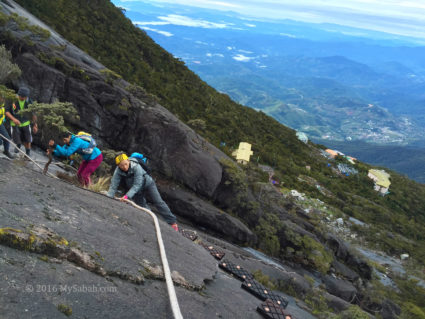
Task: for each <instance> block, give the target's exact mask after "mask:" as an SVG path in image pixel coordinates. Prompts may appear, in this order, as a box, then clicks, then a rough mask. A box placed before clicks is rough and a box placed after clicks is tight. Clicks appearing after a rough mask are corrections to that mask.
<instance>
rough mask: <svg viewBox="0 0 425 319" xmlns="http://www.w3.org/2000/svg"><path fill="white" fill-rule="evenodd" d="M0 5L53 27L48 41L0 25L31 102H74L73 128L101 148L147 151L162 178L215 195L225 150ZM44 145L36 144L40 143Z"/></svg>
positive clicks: (246, 238)
mask: <svg viewBox="0 0 425 319" xmlns="http://www.w3.org/2000/svg"><path fill="white" fill-rule="evenodd" d="M1 6H2V8H3V10H4V12H5V13H6V14H8V15H9V14H12V13H13V14H17V15H19V16H22V17H26V18H27V19H28V23H35V25H37V26H40V27H42V28H43V29H45V30H48V31H49V32H50V36H49V37H48V38H47V39H40V37H39V36H37V35H34V34H33V33H32V32H30V31H29V30H27V29H25V28H22V26H20V25H19V24H18V23H16V22H15V21H14V20H10V21H8V22H7V23H6V24H5V26H3V27H0V30H1V31H2V32H1V34H0V36H1V40H2V42H3V43H5V44H6V46H7V47H8V48H10V49H11V51H12V53H13V55H14V56H15V62H16V63H17V64H18V65H19V66H20V68H21V69H22V70H23V74H22V76H21V78H20V81H19V83H16V84H17V85H19V84H20V83H22V84H25V85H27V86H29V87H30V89H31V92H32V94H31V95H32V97H33V99H35V100H37V101H39V102H46V103H49V102H52V101H55V100H60V101H69V102H72V103H73V104H74V105H75V106H76V108H77V110H78V112H79V114H80V121H79V122H74V123H72V124H73V127H74V128H75V130H77V129H84V130H88V131H90V132H91V133H92V134H94V135H95V136H96V138H97V139H98V141H99V142H100V145H101V147H102V148H105V147H106V148H113V149H116V150H125V151H127V152H129V153H130V152H133V151H138V152H142V153H145V154H149V157H150V158H151V159H152V161H151V162H152V164H153V166H154V169H155V170H156V171H157V172H158V173H159V174H161V175H162V176H163V177H164V178H168V179H172V180H173V181H174V182H175V183H181V184H183V185H184V186H185V187H186V188H188V189H190V190H191V191H193V192H196V193H197V194H198V195H201V196H204V197H211V196H212V195H213V194H214V192H215V191H216V189H217V187H218V186H219V184H220V182H221V179H222V167H221V165H220V163H219V161H220V159H226V158H227V156H226V155H225V154H224V153H222V152H221V151H220V150H218V149H217V148H215V147H214V146H213V145H211V144H210V143H208V142H207V141H206V140H205V139H204V138H202V137H201V136H199V135H198V134H197V133H195V132H194V131H193V130H192V129H191V128H189V127H188V126H187V125H185V124H183V123H182V122H181V121H179V120H178V119H177V118H176V117H175V116H174V115H173V114H171V113H170V112H169V111H168V110H166V109H165V108H164V107H162V106H161V105H159V104H158V103H157V102H156V100H155V98H154V97H152V96H150V95H148V94H147V93H146V92H145V91H144V90H143V89H142V88H140V87H137V86H133V85H130V84H129V83H127V82H126V81H124V80H122V79H120V78H118V77H115V75H114V73H113V72H112V71H110V70H108V69H107V68H105V67H104V66H102V65H101V64H100V63H98V62H96V61H95V60H93V59H92V58H91V57H90V56H89V55H87V54H86V53H84V52H82V51H81V50H79V49H78V48H76V47H75V46H74V45H72V44H71V43H69V42H68V41H66V40H64V39H63V38H62V37H60V36H59V35H58V34H57V33H56V32H54V31H53V30H51V29H50V28H48V27H47V26H45V25H44V24H43V23H42V22H40V21H39V20H37V19H36V18H35V17H33V16H31V15H30V14H28V13H27V12H26V11H25V10H23V9H22V8H20V7H19V6H18V5H16V4H14V3H13V2H8V4H6V3H1ZM46 142H47V141H39V143H40V144H41V145H46V144H45V143H46ZM198 200H200V201H202V200H201V199H198ZM177 213H178V212H177ZM228 220H229V222H230V224H231V225H233V226H234V229H236V230H239V231H240V232H241V233H243V235H242V236H240V235H239V238H238V240H239V241H241V242H252V241H255V236H254V235H253V234H252V232H251V231H250V230H249V229H248V228H247V227H246V226H244V225H243V224H242V223H240V222H238V221H237V220H236V219H234V218H233V217H230V216H229V217H228ZM214 224H215V223H213V225H214ZM229 237H231V235H230V236H229Z"/></svg>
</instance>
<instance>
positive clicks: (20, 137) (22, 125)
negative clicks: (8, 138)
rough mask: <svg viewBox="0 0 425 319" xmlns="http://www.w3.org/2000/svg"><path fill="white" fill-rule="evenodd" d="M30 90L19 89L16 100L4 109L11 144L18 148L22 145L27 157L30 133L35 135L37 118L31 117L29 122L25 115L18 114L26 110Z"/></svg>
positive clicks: (29, 148)
mask: <svg viewBox="0 0 425 319" xmlns="http://www.w3.org/2000/svg"><path fill="white" fill-rule="evenodd" d="M29 95H30V90H29V89H28V88H27V87H20V88H19V90H18V99H17V100H16V101H14V102H13V103H12V104H10V105H9V106H8V107H7V109H6V116H7V118H8V119H9V120H10V126H11V127H12V138H13V142H15V144H17V145H18V147H19V148H20V147H21V145H22V144H24V146H25V152H26V153H27V155H28V156H29V155H30V153H31V142H32V132H34V134H36V133H37V131H38V127H37V117H36V116H35V115H33V116H32V130H31V120H29V119H28V118H27V116H26V115H21V114H18V112H19V111H20V110H25V109H28V105H29V104H30V102H29V99H28V97H29Z"/></svg>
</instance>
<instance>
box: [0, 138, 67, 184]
mask: <svg viewBox="0 0 425 319" xmlns="http://www.w3.org/2000/svg"><path fill="white" fill-rule="evenodd" d="M0 137H1V138H3V139H5V140H6V141H8V142H9V143H10V144H12V145H13V146H14V147H15V148H16V149H17V150H18V151H19V152H21V153H22V154H24V156H26V157H27V158H28V159H29V160H30V161H31V162H33V163H34V164H35V166H37V167H38V168H40V169H41V170H42V171H44V168H42V167H41V166H40V165H38V164H37V163H36V161H34V160H33V159H32V158H31V157H29V156H28V155H27V154H26V153H25V152H24V151H22V150H21V149H20V148H19V147H18V145H16V144H15V143H13V142H12V141H11V140H9V139H8V138H6V137H5V136H4V135H3V134H0ZM47 174H49V176H50V177H53V178H56V179H59V178H58V177H57V176H55V175H53V174H52V173H49V172H47Z"/></svg>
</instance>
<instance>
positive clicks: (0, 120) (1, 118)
mask: <svg viewBox="0 0 425 319" xmlns="http://www.w3.org/2000/svg"><path fill="white" fill-rule="evenodd" d="M5 121H6V110H5V108H4V98H3V96H2V95H1V94H0V134H1V135H2V136H0V141H3V147H4V151H3V153H4V155H6V156H7V157H9V158H13V156H12V154H10V152H9V141H8V140H10V136H9V133H8V132H7V129H6V127H5V126H4V123H5Z"/></svg>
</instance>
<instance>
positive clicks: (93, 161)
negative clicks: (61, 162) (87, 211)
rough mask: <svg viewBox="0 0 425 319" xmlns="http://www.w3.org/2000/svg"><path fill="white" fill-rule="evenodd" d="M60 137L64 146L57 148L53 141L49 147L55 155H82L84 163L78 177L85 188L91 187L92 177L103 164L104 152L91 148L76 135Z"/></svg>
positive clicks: (88, 143)
mask: <svg viewBox="0 0 425 319" xmlns="http://www.w3.org/2000/svg"><path fill="white" fill-rule="evenodd" d="M60 137H61V138H62V140H63V142H64V146H60V145H56V146H55V142H54V141H53V140H50V141H49V147H51V148H52V149H53V155H55V156H63V157H69V156H71V155H72V154H74V153H77V154H80V155H81V156H82V157H83V161H82V162H81V165H80V167H79V168H78V172H77V177H78V180H79V181H80V183H81V184H82V185H83V186H88V185H90V184H91V180H90V175H92V174H93V173H94V171H95V170H96V169H97V168H98V167H99V165H100V164H101V163H102V160H103V155H102V152H101V151H100V149H98V148H97V147H91V145H90V142H88V141H85V140H83V139H82V138H81V137H78V136H76V135H73V134H70V133H63V134H61V135H60ZM47 152H48V153H50V152H51V151H50V150H48V151H47Z"/></svg>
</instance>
